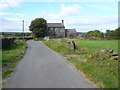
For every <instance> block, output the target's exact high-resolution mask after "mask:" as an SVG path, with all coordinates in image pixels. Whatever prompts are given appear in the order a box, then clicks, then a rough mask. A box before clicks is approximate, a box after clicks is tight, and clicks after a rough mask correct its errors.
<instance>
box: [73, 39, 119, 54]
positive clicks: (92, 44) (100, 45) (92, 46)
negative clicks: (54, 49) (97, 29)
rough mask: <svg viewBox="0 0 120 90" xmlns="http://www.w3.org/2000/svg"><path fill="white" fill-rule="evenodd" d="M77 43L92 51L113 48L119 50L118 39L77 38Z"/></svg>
mask: <svg viewBox="0 0 120 90" xmlns="http://www.w3.org/2000/svg"><path fill="white" fill-rule="evenodd" d="M119 42H120V41H119ZM75 43H76V44H77V45H78V46H82V47H86V48H88V49H89V50H92V51H93V50H101V49H113V50H114V51H115V52H118V40H75Z"/></svg>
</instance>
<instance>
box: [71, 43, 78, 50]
mask: <svg viewBox="0 0 120 90" xmlns="http://www.w3.org/2000/svg"><path fill="white" fill-rule="evenodd" d="M72 44H73V49H74V51H75V50H76V49H77V46H76V44H75V42H74V41H72Z"/></svg>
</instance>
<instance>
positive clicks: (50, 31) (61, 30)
mask: <svg viewBox="0 0 120 90" xmlns="http://www.w3.org/2000/svg"><path fill="white" fill-rule="evenodd" d="M72 33H76V30H75V29H65V26H64V20H62V23H47V29H46V35H45V36H52V37H55V38H66V37H67V38H69V37H70V36H69V35H71V34H72Z"/></svg>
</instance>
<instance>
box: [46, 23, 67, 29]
mask: <svg viewBox="0 0 120 90" xmlns="http://www.w3.org/2000/svg"><path fill="white" fill-rule="evenodd" d="M47 27H51V28H52V27H55V28H65V26H64V24H63V23H47Z"/></svg>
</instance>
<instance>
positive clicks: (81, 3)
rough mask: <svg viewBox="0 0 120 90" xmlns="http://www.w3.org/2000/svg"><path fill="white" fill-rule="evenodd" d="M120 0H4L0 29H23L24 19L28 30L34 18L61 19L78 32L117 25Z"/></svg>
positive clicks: (104, 28) (48, 20) (1, 5)
mask: <svg viewBox="0 0 120 90" xmlns="http://www.w3.org/2000/svg"><path fill="white" fill-rule="evenodd" d="M118 1H119V0H66V1H65V0H44V1H43V0H1V2H0V31H2V32H21V31H22V20H25V31H26V32H28V31H29V25H30V23H31V20H34V19H35V18H39V17H42V18H45V19H46V20H47V22H48V23H50V22H51V23H53V22H54V23H55V22H56V23H61V20H64V24H65V27H66V28H67V29H71V28H75V29H76V30H77V31H78V32H87V31H90V30H95V29H98V30H101V31H102V32H105V31H106V29H111V30H112V29H116V28H117V27H118Z"/></svg>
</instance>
